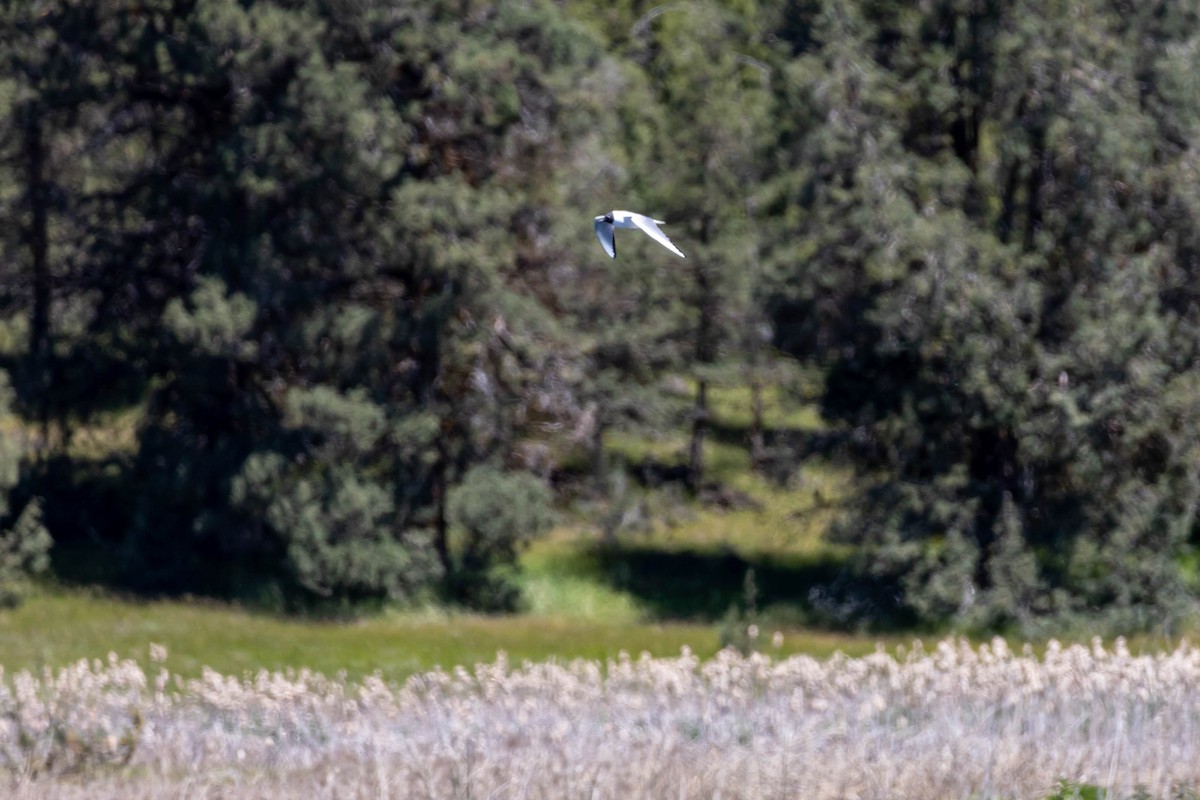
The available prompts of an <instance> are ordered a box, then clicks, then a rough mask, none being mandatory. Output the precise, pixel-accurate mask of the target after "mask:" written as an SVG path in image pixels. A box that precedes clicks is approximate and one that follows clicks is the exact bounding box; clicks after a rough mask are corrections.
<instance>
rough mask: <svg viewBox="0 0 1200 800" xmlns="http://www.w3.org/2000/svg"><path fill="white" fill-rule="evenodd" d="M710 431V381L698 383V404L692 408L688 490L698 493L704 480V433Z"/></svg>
mask: <svg viewBox="0 0 1200 800" xmlns="http://www.w3.org/2000/svg"><path fill="white" fill-rule="evenodd" d="M707 432H708V381H705V380H703V379H702V380H700V382H699V383H698V384H697V385H696V405H695V408H694V409H693V410H692V443H691V446H690V448H689V450H688V475H687V487H688V491H690V492H691V493H692V494H696V493H698V492H699V491H700V486H701V484H702V482H703V481H704V434H705V433H707Z"/></svg>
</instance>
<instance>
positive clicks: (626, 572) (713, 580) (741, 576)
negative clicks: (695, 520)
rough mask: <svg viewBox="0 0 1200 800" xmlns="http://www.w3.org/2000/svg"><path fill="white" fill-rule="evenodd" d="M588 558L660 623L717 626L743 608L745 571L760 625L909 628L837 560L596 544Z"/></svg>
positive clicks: (880, 593)
mask: <svg viewBox="0 0 1200 800" xmlns="http://www.w3.org/2000/svg"><path fill="white" fill-rule="evenodd" d="M594 557H595V559H596V563H597V564H598V565H599V566H600V568H601V571H602V574H603V575H604V578H605V580H606V581H607V582H608V583H609V584H610V585H611V586H613V588H616V589H619V590H621V591H626V592H629V593H630V594H633V595H634V596H635V597H637V598H638V600H639V601H640V602H641V603H642V604H643V606H645V607H646V608H648V609H649V610H650V612H651V614H652V615H653V616H654V617H655V618H656V619H660V620H681V621H688V622H704V623H716V622H719V621H720V620H722V619H723V618H725V617H727V616H728V615H729V613H730V612H731V611H734V612H738V613H745V612H746V611H747V608H746V606H747V583H748V578H747V574H748V573H749V572H750V571H751V570H752V571H753V577H752V582H753V587H754V588H753V593H754V600H753V602H754V604H755V606H756V609H757V613H758V616H759V617H760V618H761V619H762V620H763V621H764V622H770V623H776V624H789V625H806V626H814V627H823V628H830V629H838V630H846V629H848V628H853V629H856V630H872V631H886V630H891V629H899V628H904V627H906V626H911V624H912V620H911V619H907V618H906V615H904V614H903V613H902V612H901V611H900V609H899V608H898V606H897V603H896V597H897V595H896V593H895V592H894V591H892V590H889V588H888V587H886V586H883V585H879V584H877V583H873V582H871V581H867V580H863V579H862V578H860V577H858V576H857V575H856V574H855V572H854V570H853V568H852V566H851V565H850V564H848V563H846V562H845V561H844V560H842V559H839V558H835V557H820V558H807V559H801V558H774V557H770V556H754V557H746V556H743V555H740V554H737V553H734V552H732V551H725V552H707V551H700V550H668V549H663V548H654V547H645V546H630V547H625V546H621V545H616V546H601V547H597V549H596V551H595V553H594Z"/></svg>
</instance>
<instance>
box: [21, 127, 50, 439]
mask: <svg viewBox="0 0 1200 800" xmlns="http://www.w3.org/2000/svg"><path fill="white" fill-rule="evenodd" d="M25 110H26V114H25V119H24V123H25V124H24V131H23V133H24V141H23V145H24V157H25V168H26V176H25V177H26V187H27V191H26V202H27V203H28V208H29V214H30V219H29V228H28V230H27V231H26V237H25V238H26V243H27V244H28V246H29V257H30V283H31V285H32V289H33V301H32V306H31V307H30V313H29V370H30V374H31V376H32V377H33V384H34V387H35V391H36V395H37V405H38V417H39V419H40V421H41V426H42V441H43V442H45V441H47V439H48V435H49V427H50V239H49V235H48V233H47V228H48V225H49V196H48V192H47V190H46V189H47V187H46V147H45V139H44V136H43V133H42V119H41V112H40V110H39V109H38V108H36V107H35V106H34V105H32V104H31V105H29V106H27V107H26V109H25Z"/></svg>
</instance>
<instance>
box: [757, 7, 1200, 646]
mask: <svg viewBox="0 0 1200 800" xmlns="http://www.w3.org/2000/svg"><path fill="white" fill-rule="evenodd" d="M1166 5H1167V6H1170V5H1172V4H1166ZM1165 7H1166V6H1164V8H1165ZM863 8H864V14H863V15H862V16H857V15H855V14H854V13H852V12H851V13H846V14H839V15H833V14H830V15H827V16H826V17H824V18H823V20H822V23H821V27H818V28H817V30H818V31H823V32H822V33H821V35H819V36H818V39H819V40H820V41H821V46H820V47H819V48H817V49H816V50H814V52H813V53H812V54H811V55H809V56H805V57H802V58H800V59H798V60H797V61H796V62H795V67H794V68H795V69H796V70H803V72H802V73H798V75H803V85H804V86H805V87H806V88H805V90H803V91H801V92H798V93H797V95H796V99H795V100H793V101H792V102H794V103H795V104H796V107H797V108H798V109H800V110H801V114H802V118H803V119H806V120H808V125H809V126H811V127H810V128H809V129H808V130H805V131H803V134H804V135H803V136H802V137H801V138H798V139H797V141H796V145H795V146H796V148H797V150H796V151H795V156H794V157H795V158H796V165H797V167H798V169H797V171H796V172H795V173H793V175H790V176H788V177H787V178H784V179H783V180H782V181H781V182H780V191H781V192H783V193H784V197H787V198H788V200H789V204H792V203H794V204H795V205H797V206H799V207H800V208H802V209H805V210H806V212H807V213H805V214H803V215H801V216H799V217H797V218H796V221H795V222H794V223H790V224H788V223H785V229H786V230H789V231H791V232H792V233H791V235H790V236H789V237H788V239H789V240H790V241H788V243H787V245H786V247H785V248H781V250H780V251H779V254H778V258H780V259H781V263H784V264H788V263H795V262H793V261H791V259H793V258H797V257H798V258H802V259H804V261H805V264H804V267H803V269H798V270H794V271H793V270H788V269H784V270H783V271H781V279H782V281H783V284H782V287H781V289H780V291H779V293H778V294H777V296H776V304H775V308H776V314H777V319H778V320H779V322H780V323H781V324H780V328H779V330H780V332H781V334H782V338H781V342H783V343H784V344H785V346H787V347H788V348H789V349H793V350H794V351H796V352H806V351H807V352H814V353H825V354H828V356H827V358H826V360H827V363H828V369H829V380H828V384H827V390H826V395H825V399H824V405H825V409H826V411H827V413H828V414H830V415H831V416H833V417H835V418H838V419H842V420H844V421H845V422H846V423H847V424H849V425H853V426H860V430H862V431H863V432H866V433H868V434H869V437H870V440H869V443H870V447H869V452H868V454H869V465H870V468H871V469H872V470H873V471H874V472H875V474H877V475H879V476H880V478H881V479H880V480H878V481H877V482H876V485H875V486H874V488H872V489H870V490H869V493H868V502H866V503H864V504H862V505H859V506H857V509H856V512H855V514H854V515H853V516H852V519H851V520H849V521H848V522H847V523H846V524H845V526H844V527H843V529H842V534H841V535H842V536H844V537H845V538H847V539H849V540H851V541H855V542H857V543H859V544H861V545H862V548H863V550H862V553H863V561H864V564H865V565H866V567H867V568H868V569H869V570H870V571H872V572H874V573H876V574H878V575H879V576H881V577H884V576H892V577H897V578H899V579H900V581H901V583H902V585H903V587H904V590H905V591H904V597H903V602H904V603H905V604H907V605H909V606H910V607H912V608H913V609H914V610H916V611H917V612H918V613H919V614H920V615H921V616H922V617H925V618H927V619H931V620H939V619H940V620H955V621H957V622H958V623H959V624H964V625H968V626H975V625H978V626H981V627H995V626H1006V625H1018V626H1021V627H1023V628H1025V629H1027V630H1028V629H1030V628H1031V627H1034V626H1035V623H1036V620H1038V619H1044V618H1046V617H1047V616H1050V615H1057V616H1058V617H1060V618H1070V617H1072V616H1073V615H1075V614H1077V613H1089V614H1091V613H1094V612H1095V611H1096V610H1098V609H1101V608H1103V609H1105V610H1106V613H1107V614H1108V616H1109V623H1110V624H1112V625H1113V627H1114V628H1117V629H1127V628H1130V627H1140V628H1145V627H1149V626H1153V627H1163V626H1165V627H1167V628H1168V629H1171V626H1173V625H1176V624H1178V623H1179V622H1180V621H1181V620H1183V619H1185V618H1186V616H1187V615H1188V614H1189V613H1190V612H1191V611H1192V609H1193V608H1194V604H1193V602H1192V599H1191V597H1190V595H1189V593H1188V591H1187V590H1186V588H1185V587H1184V586H1183V583H1182V580H1181V573H1180V571H1179V569H1178V563H1179V559H1180V557H1181V556H1182V555H1183V553H1184V552H1186V550H1187V549H1188V548H1190V547H1191V546H1192V544H1191V543H1192V541H1193V537H1194V518H1195V508H1196V500H1197V491H1198V490H1200V483H1197V478H1198V477H1200V475H1198V474H1197V472H1196V470H1195V468H1194V466H1193V464H1192V462H1193V460H1194V455H1195V453H1196V452H1197V451H1196V449H1195V448H1196V444H1195V437H1194V433H1193V431H1192V430H1191V428H1192V426H1190V425H1188V424H1187V423H1184V422H1183V420H1185V419H1188V418H1191V417H1192V415H1193V414H1194V409H1193V407H1192V404H1193V403H1194V402H1196V399H1197V397H1198V396H1197V395H1196V394H1195V392H1194V390H1193V387H1194V384H1195V382H1194V379H1193V377H1192V375H1191V370H1192V369H1193V364H1194V360H1195V354H1196V350H1195V339H1194V336H1192V335H1191V334H1190V333H1188V331H1190V330H1191V329H1192V327H1193V325H1194V321H1193V319H1194V315H1195V313H1196V311H1195V308H1196V307H1195V306H1194V305H1186V306H1181V305H1180V304H1179V302H1178V301H1179V295H1180V291H1185V292H1186V291H1190V290H1186V289H1181V287H1182V286H1184V285H1186V284H1189V283H1194V281H1192V280H1191V278H1190V277H1188V276H1189V274H1190V272H1189V271H1190V264H1191V261H1192V258H1193V257H1192V255H1191V253H1192V252H1193V251H1192V250H1191V246H1190V245H1188V244H1186V243H1185V241H1184V240H1186V239H1187V238H1188V237H1189V236H1190V234H1185V233H1182V231H1183V230H1184V229H1185V228H1186V229H1188V230H1190V229H1191V228H1192V227H1193V226H1192V225H1191V224H1190V223H1189V224H1187V225H1185V226H1183V227H1177V224H1178V220H1179V219H1180V218H1179V217H1177V216H1175V211H1176V210H1177V209H1179V208H1180V207H1181V204H1185V203H1187V202H1188V201H1185V200H1183V198H1182V197H1180V196H1179V193H1180V191H1181V190H1180V189H1177V188H1175V187H1176V186H1177V185H1178V184H1176V183H1175V182H1173V181H1171V180H1170V179H1168V178H1167V177H1166V176H1168V175H1171V174H1174V173H1175V172H1176V171H1177V170H1179V169H1180V168H1181V167H1182V164H1183V163H1186V162H1187V161H1188V159H1189V158H1190V157H1191V156H1189V155H1187V152H1188V150H1189V147H1188V144H1187V142H1186V141H1185V140H1181V139H1179V138H1178V137H1173V136H1172V135H1170V134H1169V133H1168V130H1167V129H1166V128H1165V127H1164V124H1165V123H1167V122H1169V120H1166V119H1163V117H1162V111H1163V109H1164V108H1165V107H1167V106H1171V105H1172V104H1173V102H1175V101H1178V100H1182V96H1181V95H1178V94H1175V95H1174V96H1173V98H1172V101H1170V102H1166V101H1165V96H1164V89H1167V88H1168V87H1169V90H1170V92H1177V91H1179V84H1178V83H1177V82H1176V79H1175V78H1171V77H1169V76H1170V75H1171V74H1173V73H1174V71H1175V70H1176V69H1178V68H1179V66H1178V65H1176V64H1173V63H1172V61H1173V58H1172V57H1170V56H1167V55H1166V54H1167V53H1169V52H1171V50H1169V49H1168V50H1163V49H1162V48H1163V46H1164V44H1165V40H1167V39H1169V38H1171V37H1172V36H1175V35H1176V34H1177V33H1178V34H1179V35H1184V34H1182V32H1181V31H1182V29H1177V31H1175V32H1170V33H1169V32H1167V31H1164V30H1162V29H1161V28H1158V27H1157V26H1158V23H1157V22H1156V21H1154V19H1153V17H1150V16H1141V15H1136V16H1134V17H1133V18H1130V19H1127V18H1125V17H1124V16H1122V15H1121V14H1119V13H1118V12H1116V11H1108V10H1104V9H1101V8H1099V7H1095V8H1093V7H1091V6H1088V9H1089V10H1088V13H1087V20H1086V22H1085V21H1084V20H1083V19H1081V18H1077V17H1076V15H1075V14H1073V13H1071V12H1069V11H1068V10H1067V8H1066V6H1059V5H1056V4H1051V5H1049V6H1046V5H1041V4H1036V5H1034V4H1031V5H1029V6H1028V7H1026V6H1025V5H1024V4H1017V5H1015V6H1014V5H1011V4H1010V5H1001V4H994V5H993V4H988V3H983V4H979V3H974V4H958V3H953V2H947V3H939V4H936V6H935V8H934V9H932V10H931V11H930V12H929V13H917V12H915V11H904V10H899V8H897V9H891V8H888V9H887V10H886V11H883V10H881V9H875V8H872V7H871V6H870V5H869V4H864V6H863ZM1143 26H1150V27H1153V28H1154V33H1152V34H1151V33H1149V31H1148V30H1146V28H1144V27H1143ZM1186 91H1194V86H1193V87H1191V88H1190V89H1189V90H1186ZM1193 102H1194V99H1192V100H1188V101H1186V104H1191V103H1193ZM1175 113H1178V112H1174V111H1173V112H1169V114H1168V117H1169V116H1173V115H1174V114H1175ZM835 116H836V117H837V122H833V120H834V117H835ZM1182 193H1183V194H1190V189H1182ZM781 211H783V207H782V206H781ZM785 213H786V212H785ZM784 219H786V216H785V217H784Z"/></svg>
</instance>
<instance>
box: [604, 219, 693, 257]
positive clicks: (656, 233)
mask: <svg viewBox="0 0 1200 800" xmlns="http://www.w3.org/2000/svg"><path fill="white" fill-rule="evenodd" d="M660 224H663V221H662V220H661V219H652V218H650V217H647V216H646V215H645V214H635V213H633V212H632V211H612V212H609V213H608V214H602V215H600V216H598V217H596V238H598V239H599V240H600V245H601V246H602V247H603V248H604V252H606V253H608V255H609V257H610V258H616V257H617V240H616V238H615V237H614V236H613V229H614V228H637V229H639V230H641V231H642V232H643V233H645V234H646V235H647V236H649V237H650V238H651V239H653V240H654V241H656V242H658V243H659V244H661V245H662V246H663V247H665V248H667V249H668V250H670V251H671V252H672V253H674V254H675V255H677V256H679V257H680V258H687V256H685V255H684V254H683V252H682V251H681V250H680V249H679V248H678V247H676V246H675V243H674V242H672V241H671V240H670V239H668V238H667V235H666V234H665V233H663V232H662V230H660V229H659V227H658V226H659V225H660Z"/></svg>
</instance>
